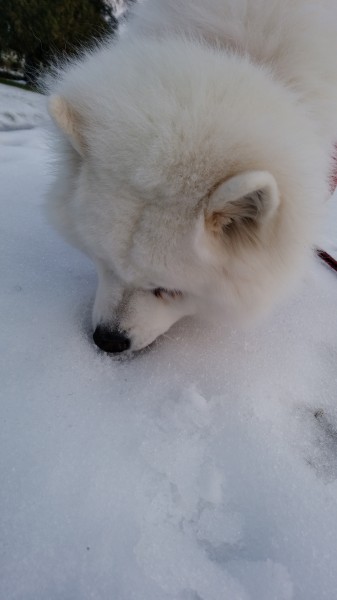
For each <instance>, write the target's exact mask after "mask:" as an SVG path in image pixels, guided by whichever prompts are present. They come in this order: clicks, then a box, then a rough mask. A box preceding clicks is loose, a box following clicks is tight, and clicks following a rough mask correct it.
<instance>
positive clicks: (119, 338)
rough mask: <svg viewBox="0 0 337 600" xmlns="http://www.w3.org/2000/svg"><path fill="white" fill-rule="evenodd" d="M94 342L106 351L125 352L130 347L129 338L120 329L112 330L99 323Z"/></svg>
mask: <svg viewBox="0 0 337 600" xmlns="http://www.w3.org/2000/svg"><path fill="white" fill-rule="evenodd" d="M93 338H94V342H95V344H96V346H98V347H99V348H100V349H101V350H104V352H114V353H116V352H124V350H128V349H129V348H130V340H129V338H127V337H126V335H124V333H121V332H120V331H117V330H115V331H111V329H107V328H105V327H102V326H101V325H98V327H96V329H95V331H94V335H93Z"/></svg>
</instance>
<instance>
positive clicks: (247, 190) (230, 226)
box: [205, 171, 280, 235]
mask: <svg viewBox="0 0 337 600" xmlns="http://www.w3.org/2000/svg"><path fill="white" fill-rule="evenodd" d="M279 203H280V197H279V191H278V188H277V184H276V181H275V179H274V177H273V176H272V175H271V174H270V173H268V172H267V171H245V172H243V173H240V174H239V175H235V176H233V177H231V178H230V179H227V180H226V181H224V182H223V183H220V184H219V185H218V187H217V188H216V189H215V190H214V191H213V192H212V193H211V195H210V198H209V202H208V205H207V208H206V215H205V224H206V228H207V229H208V230H209V231H211V232H212V233H214V234H228V235H230V234H231V232H235V231H236V232H243V230H248V229H251V230H252V229H254V228H256V226H259V225H264V224H266V223H268V222H269V221H270V220H271V219H272V217H273V216H274V215H275V214H276V212H277V208H278V206H279Z"/></svg>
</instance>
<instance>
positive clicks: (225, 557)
mask: <svg viewBox="0 0 337 600" xmlns="http://www.w3.org/2000/svg"><path fill="white" fill-rule="evenodd" d="M43 102H44V101H43V99H42V98H41V97H39V96H38V95H33V94H31V93H29V92H25V91H21V90H16V89H14V88H10V87H6V86H0V123H1V126H0V129H1V128H2V131H1V132H0V177H1V179H0V181H1V186H0V190H1V192H0V195H1V202H0V210H1V215H0V229H1V235H0V245H1V250H0V263H1V288H0V314H1V317H2V328H1V329H2V331H1V336H0V347H1V367H0V371H1V372H0V381H1V388H0V389H1V392H0V393H1V420H0V423H1V424H0V427H1V434H0V462H1V467H0V482H1V483H0V522H1V523H0V548H1V558H0V598H1V600H89V599H94V600H248V599H249V600H290V599H293V600H335V599H337V367H336V359H337V314H336V306H337V277H336V274H334V273H333V272H330V271H329V270H328V269H327V268H326V267H325V266H324V265H323V264H321V263H319V261H318V260H317V261H315V262H313V264H312V267H311V269H310V272H309V273H308V274H307V276H306V278H305V281H304V282H303V283H302V284H301V285H300V286H299V289H298V291H297V293H296V294H295V296H293V297H292V298H291V299H290V300H289V301H288V302H287V303H286V304H284V305H283V306H282V307H281V308H279V309H278V310H277V311H276V313H275V314H274V315H273V317H272V318H270V319H269V320H268V321H266V322H265V323H264V324H261V325H260V326H259V327H258V328H257V329H255V330H251V331H248V332H247V331H246V332H242V331H238V330H232V329H230V328H228V326H226V325H225V324H222V323H219V324H218V325H212V326H211V325H209V324H201V323H197V322H196V321H192V320H189V321H185V322H181V323H180V324H178V325H177V326H175V327H174V328H173V329H172V330H171V331H170V332H169V333H168V335H166V336H164V337H163V338H162V339H161V340H160V341H159V342H158V343H157V344H156V345H155V346H154V347H153V348H152V349H151V350H149V351H146V352H143V353H141V354H139V355H137V356H135V357H134V358H133V359H131V360H117V359H113V358H111V357H109V356H107V355H104V354H102V353H100V352H99V351H98V350H97V348H96V347H95V346H94V344H93V342H92V341H91V332H90V305H91V302H92V299H93V295H94V291H95V285H96V280H95V274H94V270H93V268H92V266H91V264H90V262H89V261H88V260H87V259H86V258H85V257H83V256H82V255H80V254H79V253H78V252H77V251H76V250H74V249H72V248H70V247H68V246H67V245H66V244H65V243H64V242H63V241H62V240H61V239H59V238H58V237H57V235H56V234H55V233H54V232H53V231H52V230H51V229H50V228H49V226H48V225H47V223H46V222H45V217H44V214H43V210H42V207H43V194H44V191H45V189H46V186H47V184H48V181H49V178H50V173H49V171H50V167H49V165H48V161H49V150H48V143H47V140H46V135H45V133H44V132H43V129H42V128H41V127H40V126H37V127H35V128H33V129H28V128H29V127H32V125H39V124H40V123H41V124H42V123H43V122H44V121H45V119H46V115H45V111H44V108H43ZM6 114H7V116H6ZM8 114H9V115H11V116H10V117H8ZM10 122H12V123H16V124H19V126H13V127H9V125H8V123H10ZM23 127H25V128H23ZM10 129H13V130H10ZM336 204H337V202H335V205H336ZM335 205H334V203H332V204H331V210H330V216H329V219H328V228H329V234H328V236H325V237H326V240H327V241H325V243H324V244H325V248H326V249H327V250H330V251H336V240H337V222H336V215H337V209H336V206H335ZM334 215H335V216H334ZM328 238H329V239H328Z"/></svg>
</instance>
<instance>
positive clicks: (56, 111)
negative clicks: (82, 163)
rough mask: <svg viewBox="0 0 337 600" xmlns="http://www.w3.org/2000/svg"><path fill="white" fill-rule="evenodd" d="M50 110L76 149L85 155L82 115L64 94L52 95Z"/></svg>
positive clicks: (49, 104) (49, 102)
mask: <svg viewBox="0 0 337 600" xmlns="http://www.w3.org/2000/svg"><path fill="white" fill-rule="evenodd" d="M48 110H49V114H50V116H51V117H52V119H53V120H54V121H55V123H56V125H58V127H59V128H60V129H61V130H62V131H63V133H65V134H66V136H67V137H68V138H69V141H70V142H71V144H72V146H73V147H74V148H75V150H76V151H77V152H78V153H79V154H80V155H81V156H83V154H84V149H85V144H84V139H83V137H82V134H81V116H80V114H79V113H78V112H77V111H76V110H75V109H74V108H73V107H72V106H71V104H70V103H69V102H68V101H67V100H66V99H65V98H63V97H62V96H51V97H50V98H49V101H48Z"/></svg>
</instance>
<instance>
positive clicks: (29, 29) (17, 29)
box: [0, 0, 117, 72]
mask: <svg viewBox="0 0 337 600" xmlns="http://www.w3.org/2000/svg"><path fill="white" fill-rule="evenodd" d="M0 15H1V18H0V53H2V54H4V53H6V52H9V51H14V52H15V53H16V54H17V55H18V56H19V57H22V58H24V59H25V64H26V70H31V71H32V72H33V70H35V69H36V68H39V67H41V66H44V65H47V64H48V63H49V62H50V61H51V60H52V59H53V58H54V57H55V56H66V55H71V54H73V53H75V52H76V51H77V50H78V48H80V47H83V46H85V45H87V44H88V43H89V42H90V41H91V40H93V39H100V38H102V37H103V36H104V35H105V34H106V33H109V32H112V31H114V30H115V29H116V26H117V21H116V19H115V17H114V15H113V12H112V8H111V5H109V4H108V2H107V1H106V0H0Z"/></svg>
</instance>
